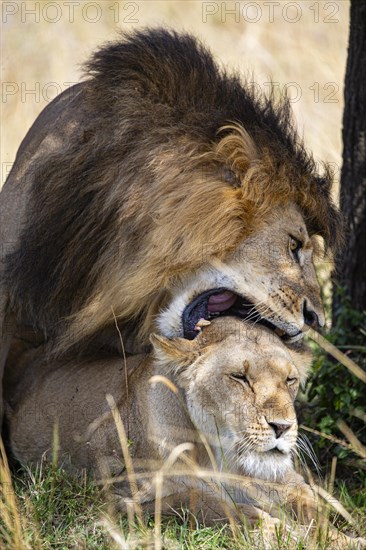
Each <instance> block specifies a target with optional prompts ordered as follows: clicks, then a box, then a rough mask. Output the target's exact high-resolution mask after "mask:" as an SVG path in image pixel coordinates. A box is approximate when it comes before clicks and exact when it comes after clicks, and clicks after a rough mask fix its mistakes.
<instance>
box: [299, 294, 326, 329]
mask: <svg viewBox="0 0 366 550" xmlns="http://www.w3.org/2000/svg"><path fill="white" fill-rule="evenodd" d="M302 311H303V315H304V321H305V324H306V325H308V326H309V327H311V328H314V329H318V328H320V327H321V326H324V321H323V319H322V320H321V321H320V319H319V315H318V313H316V311H314V309H313V307H312V305H311V304H310V303H309V302H308V301H307V300H304V304H303V308H302ZM322 317H323V316H322Z"/></svg>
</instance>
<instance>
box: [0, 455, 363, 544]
mask: <svg viewBox="0 0 366 550" xmlns="http://www.w3.org/2000/svg"><path fill="white" fill-rule="evenodd" d="M2 475H4V471H3V473H2ZM13 486H14V491H15V499H16V500H15V501H14V502H12V503H10V500H12V499H13V497H14V494H13V493H11V491H10V486H8V491H7V497H6V498H5V501H6V505H7V510H8V514H5V513H4V508H3V509H2V510H1V511H2V514H1V516H2V518H3V521H1V520H0V547H1V548H7V549H9V550H10V549H15V550H18V549H19V550H20V549H31V550H33V549H34V550H36V549H41V548H42V549H48V548H59V549H65V550H68V549H71V548H75V549H88V550H89V549H94V548H95V549H100V550H101V549H106V550H107V549H112V548H129V549H134V548H143V547H151V548H159V547H160V545H161V547H163V548H187V549H191V548H192V549H194V548H201V549H219V548H220V549H221V548H233V549H234V548H243V549H245V550H246V549H248V550H249V549H258V550H259V549H262V548H266V549H267V548H270V549H271V550H272V549H273V550H287V549H289V550H290V549H291V550H301V549H304V548H311V549H313V548H318V549H321V550H323V549H324V550H334V546H333V545H332V543H327V542H326V541H324V540H323V539H324V533H325V531H326V528H325V527H323V529H322V531H321V534H320V535H319V533H318V534H317V535H312V537H316V536H317V537H318V540H317V542H316V541H315V540H314V538H310V540H311V542H310V543H309V541H308V543H307V545H306V544H305V542H303V540H300V541H298V542H294V541H293V539H292V538H291V537H290V536H289V534H288V533H286V532H282V531H281V530H278V532H277V534H276V536H275V537H274V539H273V540H272V541H271V542H270V543H266V544H265V543H264V540H263V536H262V534H261V531H260V526H259V528H258V529H257V530H255V531H254V532H252V533H250V534H248V531H246V530H245V528H244V527H243V528H241V529H239V531H238V532H237V533H235V535H234V534H233V533H232V532H231V530H230V527H229V526H227V525H226V526H218V527H211V528H208V527H206V528H202V527H196V526H195V528H193V529H192V526H191V524H190V521H189V518H188V515H187V514H185V513H184V512H182V519H181V520H179V521H178V520H176V519H174V518H163V521H162V525H161V537H159V544H157V540H156V532H155V530H154V521H153V520H152V519H151V518H150V519H149V518H145V524H144V526H143V527H141V526H140V527H137V526H134V525H132V524H131V522H129V521H128V520H127V518H126V517H121V516H120V517H119V516H118V515H117V514H115V513H113V510H112V507H111V506H108V505H107V504H106V503H105V502H106V498H105V495H104V494H102V492H101V491H100V489H99V488H98V487H97V486H96V485H95V484H93V483H92V482H91V481H89V480H87V479H86V478H85V477H83V478H81V477H79V478H75V477H70V475H67V474H65V472H63V471H62V470H59V469H56V470H55V469H53V468H52V466H48V467H43V468H42V467H40V468H38V469H37V470H33V471H29V470H27V471H23V472H19V473H16V474H14V475H13ZM339 495H340V497H341V501H342V502H343V504H344V505H345V506H347V508H348V510H350V511H352V516H353V518H354V520H355V522H356V525H357V526H359V527H360V526H362V525H366V513H365V511H363V512H362V509H361V507H360V504H362V502H363V503H364V502H365V500H366V490H365V491H364V492H363V494H361V492H358V494H357V495H354V496H352V495H351V494H350V493H349V492H348V490H347V488H346V487H345V486H344V485H342V486H341V487H340V491H339ZM4 496H5V495H3V497H4ZM107 502H108V500H107ZM3 504H4V500H2V505H3ZM2 505H0V509H1V506H2ZM6 518H7V519H6ZM338 526H339V527H340V528H343V529H346V530H348V532H352V528H351V529H350V527H349V526H347V524H346V522H345V521H341V519H340V518H338ZM361 534H363V535H364V536H365V534H366V533H365V529H363V533H362V528H361ZM319 536H320V540H319ZM307 540H308V539H307Z"/></svg>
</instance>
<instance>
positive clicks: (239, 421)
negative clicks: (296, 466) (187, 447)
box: [152, 318, 309, 480]
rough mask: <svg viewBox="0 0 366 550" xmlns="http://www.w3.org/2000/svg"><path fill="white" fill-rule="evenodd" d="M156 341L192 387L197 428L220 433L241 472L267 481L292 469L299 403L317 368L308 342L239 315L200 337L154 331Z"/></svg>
mask: <svg viewBox="0 0 366 550" xmlns="http://www.w3.org/2000/svg"><path fill="white" fill-rule="evenodd" d="M152 343H153V345H154V348H155V355H156V357H157V359H158V360H159V361H160V362H161V363H162V366H163V368H165V369H168V371H169V370H170V371H173V372H174V374H175V380H177V382H178V384H179V385H180V386H181V387H182V388H183V389H184V394H185V398H186V402H187V407H188V410H189V413H190V415H191V418H192V420H193V422H194V424H195V426H196V427H197V428H198V429H199V430H201V431H202V432H203V433H204V434H205V435H206V436H207V437H208V438H209V440H211V441H213V440H215V439H216V443H217V437H218V439H219V441H218V446H219V448H220V447H222V448H221V449H219V452H218V456H220V454H221V451H222V450H223V451H224V453H225V456H226V459H227V461H228V463H229V464H231V465H233V464H236V468H237V469H238V471H239V472H241V473H244V474H246V475H250V476H255V477H259V478H264V479H271V480H277V479H279V478H281V476H282V475H284V474H285V473H286V472H287V471H288V470H289V469H290V468H291V467H292V458H291V456H292V452H293V451H294V449H295V446H296V439H297V421H296V413H295V409H294V400H295V397H296V394H297V391H298V389H299V385H300V384H301V383H302V382H304V380H305V378H306V374H307V370H308V367H309V354H308V352H307V350H306V348H305V347H304V346H303V344H300V343H297V344H294V345H293V346H292V347H291V348H287V347H286V346H285V345H284V344H283V343H282V342H281V340H280V339H279V338H278V337H277V336H276V335H274V334H273V332H271V331H269V330H268V329H266V328H263V327H259V326H252V325H250V324H248V323H244V322H243V321H239V320H237V319H233V318H226V319H216V320H214V321H213V322H212V324H211V325H210V326H206V327H205V328H204V329H203V330H202V332H201V333H200V334H199V335H198V337H197V338H196V339H195V340H193V341H188V340H185V339H181V338H175V339H173V340H168V339H166V338H164V337H161V336H152ZM216 447H217V444H216ZM233 458H234V461H233ZM234 469H235V466H234Z"/></svg>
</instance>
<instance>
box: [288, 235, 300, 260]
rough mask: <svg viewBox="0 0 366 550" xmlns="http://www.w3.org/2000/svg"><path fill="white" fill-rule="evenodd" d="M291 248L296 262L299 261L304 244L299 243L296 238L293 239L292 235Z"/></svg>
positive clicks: (290, 238)
mask: <svg viewBox="0 0 366 550" xmlns="http://www.w3.org/2000/svg"><path fill="white" fill-rule="evenodd" d="M289 247H290V250H291V252H292V254H293V256H294V258H295V260H296V261H297V262H298V261H299V252H300V250H301V249H302V242H301V241H299V239H296V237H293V236H292V235H290V237H289Z"/></svg>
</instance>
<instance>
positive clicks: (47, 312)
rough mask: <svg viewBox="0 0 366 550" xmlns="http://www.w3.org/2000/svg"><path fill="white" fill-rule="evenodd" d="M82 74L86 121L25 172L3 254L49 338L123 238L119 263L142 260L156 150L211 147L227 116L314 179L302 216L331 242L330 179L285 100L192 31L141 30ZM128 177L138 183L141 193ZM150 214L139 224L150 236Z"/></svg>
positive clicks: (27, 307)
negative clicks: (23, 204)
mask: <svg viewBox="0 0 366 550" xmlns="http://www.w3.org/2000/svg"><path fill="white" fill-rule="evenodd" d="M86 72H87V75H88V79H87V80H86V81H85V82H84V83H83V84H81V85H79V87H78V93H79V99H78V103H77V107H76V108H77V109H79V110H80V112H81V114H80V113H79V116H80V118H81V119H82V125H81V124H79V125H77V127H76V128H75V131H73V132H71V133H70V140H69V141H68V143H67V144H66V145H65V146H64V147H63V148H62V149H61V150H58V151H55V152H53V153H52V154H50V155H49V156H48V157H46V158H45V159H42V160H41V162H40V163H39V165H38V167H37V169H36V172H34V173H32V174H30V176H29V177H32V178H33V179H34V182H33V187H32V195H31V200H30V203H29V205H28V211H27V221H26V223H25V226H24V230H23V234H22V237H21V242H20V246H19V247H18V249H17V250H15V252H14V253H13V254H11V255H10V256H9V257H7V259H6V263H7V265H6V275H5V277H6V284H7V286H8V288H9V293H10V302H11V308H12V309H13V310H14V311H15V312H16V314H17V316H18V318H19V320H20V321H21V322H23V323H26V324H30V325H32V326H33V327H37V328H39V329H41V330H42V331H44V332H45V333H46V334H47V336H48V337H53V336H55V335H57V334H59V332H60V330H61V328H60V327H61V325H60V324H59V321H60V320H61V319H65V318H67V317H68V316H70V315H72V314H74V313H75V312H77V311H78V309H80V308H82V307H83V306H84V305H85V303H86V302H87V300H88V298H89V297H90V295H91V294H92V293H93V290H94V289H95V287H96V285H97V284H98V281H99V279H100V275H101V266H102V265H103V266H107V267H106V270H108V262H115V261H117V260H118V259H120V256H119V254H120V253H121V251H120V249H119V237H120V235H121V234H123V239H124V241H125V244H124V249H123V258H124V261H128V260H127V258H129V257H134V258H135V259H136V261H137V260H138V258H139V253H140V252H139V251H140V241H141V234H139V233H137V232H136V225H135V223H134V220H135V219H136V215H137V214H136V212H138V211H139V210H138V209H140V210H141V204H144V205H145V208H146V211H147V218H148V217H149V216H150V217H151V215H152V213H151V212H149V204H150V201H151V198H152V197H151V193H153V183H152V182H153V178H154V175H153V174H152V172H151V168H150V166H151V162H152V161H154V160H156V155H159V154H160V152H161V151H162V150H164V151H165V152H166V154H168V152H169V151H171V152H172V153H173V154H174V148H175V143H176V142H177V141H179V140H187V141H191V142H192V143H195V144H197V143H198V144H202V147H203V148H206V149H207V148H209V146H210V144H212V143H215V142H217V141H218V140H219V137H220V138H221V137H222V134H220V136H218V130H219V129H220V128H221V127H222V126H224V125H225V124H228V123H232V122H234V123H239V124H241V125H242V126H243V127H244V128H245V130H246V131H247V132H248V134H249V135H250V136H251V137H252V138H253V140H254V142H255V143H256V145H257V147H258V148H259V149H260V150H267V151H270V153H271V154H272V156H273V159H275V160H274V162H276V163H278V166H280V165H281V163H283V162H286V163H288V164H289V163H291V165H292V171H293V174H294V181H293V183H292V185H294V186H296V185H303V181H304V179H307V180H308V181H311V184H312V186H313V188H314V185H315V187H316V189H317V193H318V197H319V201H318V202H319V208H318V211H312V210H311V209H310V208H309V209H308V210H307V209H306V207H304V208H303V211H304V215H305V219H306V220H307V223H308V226H309V229H310V231H311V232H312V233H317V234H320V235H322V236H323V237H324V239H325V241H326V243H327V245H328V246H329V247H331V248H332V247H334V246H335V245H336V244H337V240H338V236H339V225H340V224H339V215H338V213H337V211H336V209H335V208H334V207H333V205H332V203H331V199H330V180H329V177H327V176H322V177H321V176H319V175H318V173H317V171H316V166H315V163H314V161H313V158H312V156H311V155H309V154H308V153H307V152H306V151H305V149H304V146H303V144H302V143H301V142H300V141H299V139H298V137H297V134H296V132H295V130H294V128H293V125H292V120H291V113H290V109H289V104H288V102H286V101H283V102H281V103H280V104H279V103H275V102H274V101H273V98H265V97H263V96H258V95H256V93H255V91H254V89H253V88H252V87H251V86H250V85H245V84H243V83H242V82H241V81H240V79H239V78H238V77H237V76H235V75H234V76H228V75H227V74H226V72H225V71H224V70H222V69H220V68H219V67H218V65H217V64H216V63H215V62H214V61H213V59H212V56H211V54H210V53H209V52H208V51H207V50H206V49H205V48H204V47H203V46H202V45H201V44H200V43H199V42H198V41H197V40H196V39H195V38H193V37H192V36H189V35H184V34H183V35H181V34H177V33H175V32H171V31H166V30H162V29H152V30H145V31H138V32H135V33H132V34H130V35H127V36H125V37H123V38H122V39H121V41H119V42H116V43H114V44H110V45H107V46H105V47H103V48H102V49H100V50H99V51H97V52H96V53H95V54H94V55H93V57H92V58H91V60H90V61H89V62H88V63H87V64H86ZM182 170H184V167H183V166H182ZM134 182H140V184H141V185H140V188H139V189H138V190H137V189H136V187H135V186H134ZM300 191H301V190H300ZM304 193H305V191H304ZM136 205H137V206H136ZM147 218H146V220H145V219H144V220H145V221H143V223H141V224H140V227H139V231H142V232H144V231H146V233H147V234H148V233H149V231H150V229H149V225H148V221H147ZM119 231H121V232H122V233H119ZM207 240H208V241H209V236H208V239H207ZM168 260H169V259H168ZM140 261H142V259H140ZM169 261H170V260H169ZM137 313H141V312H137Z"/></svg>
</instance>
